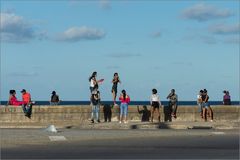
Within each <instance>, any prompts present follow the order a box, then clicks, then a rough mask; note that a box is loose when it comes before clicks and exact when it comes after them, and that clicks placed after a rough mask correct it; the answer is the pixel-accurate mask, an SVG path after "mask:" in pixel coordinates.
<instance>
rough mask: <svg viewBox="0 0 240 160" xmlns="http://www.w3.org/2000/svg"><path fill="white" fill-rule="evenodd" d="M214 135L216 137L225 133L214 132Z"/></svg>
mask: <svg viewBox="0 0 240 160" xmlns="http://www.w3.org/2000/svg"><path fill="white" fill-rule="evenodd" d="M212 133H213V134H216V135H223V134H225V133H224V132H212Z"/></svg>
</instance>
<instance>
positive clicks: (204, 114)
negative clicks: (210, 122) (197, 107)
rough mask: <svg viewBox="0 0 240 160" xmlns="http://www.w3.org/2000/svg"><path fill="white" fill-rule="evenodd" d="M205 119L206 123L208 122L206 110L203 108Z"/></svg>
mask: <svg viewBox="0 0 240 160" xmlns="http://www.w3.org/2000/svg"><path fill="white" fill-rule="evenodd" d="M203 119H204V120H205V121H207V117H206V108H203Z"/></svg>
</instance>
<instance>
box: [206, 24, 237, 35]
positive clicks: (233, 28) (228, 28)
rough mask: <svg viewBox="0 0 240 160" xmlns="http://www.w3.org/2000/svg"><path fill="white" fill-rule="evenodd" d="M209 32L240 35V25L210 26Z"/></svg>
mask: <svg viewBox="0 0 240 160" xmlns="http://www.w3.org/2000/svg"><path fill="white" fill-rule="evenodd" d="M208 30H209V32H211V33H214V34H239V33H240V24H234V25H226V24H217V25H212V26H210V27H209V28H208Z"/></svg>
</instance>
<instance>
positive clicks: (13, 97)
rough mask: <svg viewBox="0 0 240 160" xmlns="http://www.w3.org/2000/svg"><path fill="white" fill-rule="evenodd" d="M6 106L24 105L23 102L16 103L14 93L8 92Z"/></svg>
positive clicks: (12, 91)
mask: <svg viewBox="0 0 240 160" xmlns="http://www.w3.org/2000/svg"><path fill="white" fill-rule="evenodd" d="M7 105H13V106H21V105H25V103H24V102H23V101H18V100H17V97H16V91H15V90H10V91H9V99H8V103H7Z"/></svg>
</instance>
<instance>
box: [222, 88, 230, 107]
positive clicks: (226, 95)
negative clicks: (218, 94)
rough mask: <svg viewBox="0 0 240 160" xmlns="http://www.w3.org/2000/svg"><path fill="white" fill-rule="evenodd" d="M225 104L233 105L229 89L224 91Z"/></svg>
mask: <svg viewBox="0 0 240 160" xmlns="http://www.w3.org/2000/svg"><path fill="white" fill-rule="evenodd" d="M223 93H224V96H223V104H224V105H231V96H230V94H229V91H223Z"/></svg>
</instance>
